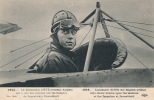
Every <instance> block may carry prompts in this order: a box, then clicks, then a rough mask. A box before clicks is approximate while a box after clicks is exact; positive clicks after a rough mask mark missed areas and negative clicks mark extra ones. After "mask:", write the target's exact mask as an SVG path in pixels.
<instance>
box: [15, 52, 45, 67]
mask: <svg viewBox="0 0 154 100" xmlns="http://www.w3.org/2000/svg"><path fill="white" fill-rule="evenodd" d="M45 50H47V49H45ZM45 50H42V51H41V52H39V53H37V54H36V55H34V56H33V57H31V58H29V59H27V60H26V61H24V62H22V63H20V64H19V65H17V66H15V67H14V68H17V67H19V66H21V65H23V64H24V63H26V62H28V61H29V60H31V59H33V58H34V57H36V56H38V55H39V54H41V53H42V52H44V51H45Z"/></svg>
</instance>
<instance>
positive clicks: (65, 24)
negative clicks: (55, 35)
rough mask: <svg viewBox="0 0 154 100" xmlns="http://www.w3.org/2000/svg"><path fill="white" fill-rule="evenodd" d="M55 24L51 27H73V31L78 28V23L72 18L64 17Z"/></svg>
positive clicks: (63, 28) (65, 28)
mask: <svg viewBox="0 0 154 100" xmlns="http://www.w3.org/2000/svg"><path fill="white" fill-rule="evenodd" d="M57 24H58V25H57V26H56V27H55V28H54V29H53V30H54V31H56V30H57V29H62V30H67V29H74V30H75V31H78V30H79V28H80V24H79V23H78V22H77V21H75V20H72V19H64V20H61V21H58V22H57Z"/></svg>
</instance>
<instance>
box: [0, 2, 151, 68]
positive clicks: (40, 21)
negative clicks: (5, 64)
mask: <svg viewBox="0 0 154 100" xmlns="http://www.w3.org/2000/svg"><path fill="white" fill-rule="evenodd" d="M97 1H99V2H100V4H101V9H102V10H104V11H105V12H107V13H108V14H109V15H111V16H112V17H114V18H115V19H117V20H122V21H136V22H142V23H150V24H154V19H153V18H154V1H153V0H0V8H1V9H0V20H1V21H4V22H11V23H15V24H18V26H20V27H22V29H21V30H18V31H16V32H13V33H9V34H7V35H2V34H0V48H1V49H0V50H1V52H0V55H1V58H2V55H3V56H4V54H6V55H9V53H4V52H6V51H7V52H8V51H9V50H11V49H15V48H17V47H18V46H19V47H20V46H22V45H26V44H27V43H32V42H34V41H38V40H41V39H44V38H47V37H49V36H50V34H51V32H50V28H51V21H52V17H53V15H54V14H55V13H57V12H58V11H60V10H68V11H70V12H72V13H73V14H74V15H75V16H76V18H77V19H78V21H79V22H80V21H82V20H83V19H84V18H85V17H86V16H87V15H88V14H89V13H91V12H92V11H93V10H94V9H95V5H96V2H97ZM91 20H92V19H90V20H89V21H91ZM106 24H107V25H112V26H116V27H119V26H118V25H116V24H114V23H111V22H107V23H106ZM126 24H127V23H126ZM130 25H135V26H137V27H141V28H144V29H148V30H151V31H154V26H147V25H141V24H139V25H138V24H130ZM89 29H90V27H86V28H84V29H82V30H80V31H79V32H78V34H77V44H79V43H80V42H81V40H82V39H83V38H84V36H85V34H86V33H87V30H89ZM131 29H132V30H133V31H136V32H140V33H143V34H146V35H151V36H154V35H153V34H154V33H152V32H146V31H143V30H138V29H134V28H131ZM108 30H109V32H110V34H111V35H112V36H114V37H116V38H120V39H121V40H122V41H123V42H124V43H125V44H126V45H128V46H129V47H130V50H132V48H133V47H138V48H139V49H140V48H142V49H144V50H148V51H147V52H149V50H150V54H147V55H151V54H152V55H151V58H153V57H154V55H153V50H152V49H151V48H150V47H148V46H147V45H145V44H144V43H143V42H141V41H140V40H138V39H137V38H136V37H134V36H133V35H132V34H130V33H129V32H125V31H122V30H118V29H114V28H112V27H108ZM90 36H91V35H88V36H87V38H86V39H85V41H84V42H87V41H89V38H90ZM99 37H104V33H103V30H102V28H101V27H99V26H98V28H97V33H96V38H99ZM142 37H143V38H144V39H145V40H146V41H148V42H150V43H151V44H154V40H153V38H149V37H145V36H142ZM11 40H14V43H13V42H12V44H11V43H10V42H8V41H11ZM19 40H22V41H24V42H22V43H19V42H17V41H19ZM26 40H29V41H27V42H25V41H26ZM144 54H145V52H144ZM6 55H5V56H6ZM18 55H19V54H18ZM139 57H140V56H139ZM12 58H14V56H13V57H12ZM141 58H142V56H141ZM145 59H146V58H144V59H143V60H145ZM152 60H153V59H152ZM130 62H131V61H130ZM152 62H153V61H151V63H152ZM148 63H149V62H148ZM151 65H152V64H151ZM151 65H150V66H151Z"/></svg>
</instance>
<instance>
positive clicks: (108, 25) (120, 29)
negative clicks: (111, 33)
mask: <svg viewBox="0 0 154 100" xmlns="http://www.w3.org/2000/svg"><path fill="white" fill-rule="evenodd" d="M107 26H109V27H112V28H116V29H119V30H124V31H128V30H125V29H122V28H119V27H115V26H112V25H107ZM133 32H134V31H133ZM134 33H136V34H140V35H143V36H147V37H150V38H154V37H153V36H150V35H145V34H142V33H139V32H134Z"/></svg>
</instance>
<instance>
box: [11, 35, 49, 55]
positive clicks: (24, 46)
mask: <svg viewBox="0 0 154 100" xmlns="http://www.w3.org/2000/svg"><path fill="white" fill-rule="evenodd" d="M49 38H50V37H48V38H45V39H42V40H39V41H36V42H33V43H31V44H28V45H25V46H22V47H19V48H17V49H14V50H12V51H11V52H10V53H12V52H15V51H17V50H19V49H23V48H25V47H28V46H30V45H34V44H36V43H39V42H42V41H44V40H47V39H49Z"/></svg>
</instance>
